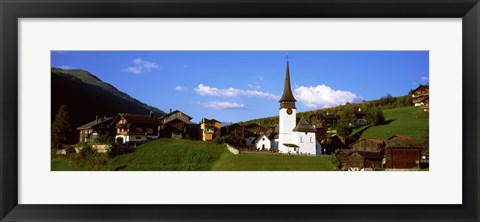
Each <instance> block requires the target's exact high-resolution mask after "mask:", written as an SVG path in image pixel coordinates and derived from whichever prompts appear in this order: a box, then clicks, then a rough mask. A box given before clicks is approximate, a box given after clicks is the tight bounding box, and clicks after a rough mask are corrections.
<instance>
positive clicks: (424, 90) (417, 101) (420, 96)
mask: <svg viewBox="0 0 480 222" xmlns="http://www.w3.org/2000/svg"><path fill="white" fill-rule="evenodd" d="M412 103H413V104H414V105H415V106H418V107H420V108H421V109H423V110H424V111H428V110H429V104H430V102H429V86H428V85H420V86H418V87H417V88H416V89H414V90H413V91H412Z"/></svg>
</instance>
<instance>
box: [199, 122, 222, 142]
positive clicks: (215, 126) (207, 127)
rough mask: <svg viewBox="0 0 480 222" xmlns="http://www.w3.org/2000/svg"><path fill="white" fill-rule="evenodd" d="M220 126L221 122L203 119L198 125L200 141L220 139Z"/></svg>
mask: <svg viewBox="0 0 480 222" xmlns="http://www.w3.org/2000/svg"><path fill="white" fill-rule="evenodd" d="M220 124H221V122H220V121H218V120H216V119H207V118H203V119H202V122H201V123H200V130H201V132H202V140H203V141H212V140H214V139H215V138H217V137H220Z"/></svg>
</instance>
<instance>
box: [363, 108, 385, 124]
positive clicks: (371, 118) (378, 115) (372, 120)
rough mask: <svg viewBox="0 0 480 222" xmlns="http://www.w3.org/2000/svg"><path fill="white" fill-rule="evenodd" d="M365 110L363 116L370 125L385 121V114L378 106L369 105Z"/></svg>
mask: <svg viewBox="0 0 480 222" xmlns="http://www.w3.org/2000/svg"><path fill="white" fill-rule="evenodd" d="M366 112H367V115H366V116H365V119H366V120H367V123H369V124H370V125H372V126H375V125H379V124H382V123H383V122H384V121H385V116H384V115H383V111H382V109H381V108H380V107H376V106H373V107H370V108H369V109H367V111H366Z"/></svg>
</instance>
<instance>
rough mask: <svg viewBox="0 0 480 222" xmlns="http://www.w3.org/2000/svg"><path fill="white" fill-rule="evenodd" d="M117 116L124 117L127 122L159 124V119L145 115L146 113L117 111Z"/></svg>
mask: <svg viewBox="0 0 480 222" xmlns="http://www.w3.org/2000/svg"><path fill="white" fill-rule="evenodd" d="M118 116H120V117H122V118H124V119H125V120H127V122H129V123H141V124H151V125H160V120H158V119H157V118H155V117H150V116H147V115H139V114H131V113H119V114H118ZM118 116H117V117H118ZM117 117H115V119H117Z"/></svg>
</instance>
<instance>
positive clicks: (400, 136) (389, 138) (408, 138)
mask: <svg viewBox="0 0 480 222" xmlns="http://www.w3.org/2000/svg"><path fill="white" fill-rule="evenodd" d="M395 138H398V139H404V140H413V138H412V137H409V136H404V135H393V136H391V137H388V139H387V140H391V139H395Z"/></svg>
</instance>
